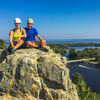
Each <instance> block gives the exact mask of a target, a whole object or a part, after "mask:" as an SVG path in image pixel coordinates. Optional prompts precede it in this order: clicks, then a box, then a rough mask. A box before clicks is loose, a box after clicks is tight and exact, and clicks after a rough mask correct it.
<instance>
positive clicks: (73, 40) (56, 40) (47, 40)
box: [5, 39, 100, 45]
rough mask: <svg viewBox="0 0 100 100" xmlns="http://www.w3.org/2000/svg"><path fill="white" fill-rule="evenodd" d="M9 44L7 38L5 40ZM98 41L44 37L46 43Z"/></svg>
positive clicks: (96, 41)
mask: <svg viewBox="0 0 100 100" xmlns="http://www.w3.org/2000/svg"><path fill="white" fill-rule="evenodd" d="M5 41H6V44H7V45H9V44H10V43H9V40H5ZM90 42H91V43H100V39H46V43H47V44H49V43H61V44H62V43H90Z"/></svg>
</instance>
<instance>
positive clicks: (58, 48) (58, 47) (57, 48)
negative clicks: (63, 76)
mask: <svg viewBox="0 0 100 100" xmlns="http://www.w3.org/2000/svg"><path fill="white" fill-rule="evenodd" d="M48 46H50V48H51V49H52V50H53V51H54V52H55V53H60V54H66V52H67V51H66V49H68V47H69V46H71V47H74V46H79V47H81V46H100V43H64V44H53V43H50V44H48Z"/></svg>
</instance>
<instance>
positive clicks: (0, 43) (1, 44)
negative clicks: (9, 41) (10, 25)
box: [0, 39, 7, 49]
mask: <svg viewBox="0 0 100 100" xmlns="http://www.w3.org/2000/svg"><path fill="white" fill-rule="evenodd" d="M6 48H7V45H5V41H4V40H3V39H0V49H6Z"/></svg>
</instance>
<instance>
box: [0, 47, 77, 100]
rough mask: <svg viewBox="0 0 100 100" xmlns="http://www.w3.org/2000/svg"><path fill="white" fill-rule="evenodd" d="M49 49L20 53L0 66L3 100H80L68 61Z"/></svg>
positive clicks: (16, 53) (1, 96) (24, 50)
mask: <svg viewBox="0 0 100 100" xmlns="http://www.w3.org/2000/svg"><path fill="white" fill-rule="evenodd" d="M47 48H48V50H49V51H48V52H43V51H41V50H38V49H20V50H17V51H16V52H15V53H14V54H12V55H8V56H7V57H6V59H5V60H3V61H2V62H1V63H0V94H1V95H0V100H4V99H6V100H9V99H8V98H10V100H79V98H78V95H77V91H76V87H75V85H74V84H73V83H72V82H71V80H70V79H69V69H68V68H67V67H66V65H67V59H66V58H65V57H61V55H59V54H55V53H54V52H53V51H52V50H51V49H50V48H49V47H47ZM3 52H4V51H3ZM1 55H2V57H3V54H1Z"/></svg>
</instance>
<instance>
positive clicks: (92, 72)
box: [65, 46, 100, 93]
mask: <svg viewBox="0 0 100 100" xmlns="http://www.w3.org/2000/svg"><path fill="white" fill-rule="evenodd" d="M69 48H75V49H76V51H78V50H84V49H85V48H95V46H93V47H69ZM98 48H100V47H98ZM68 53H69V49H67V54H65V56H66V57H67V58H68V56H67V55H68ZM67 67H68V68H69V69H70V73H69V74H70V78H71V79H72V75H73V74H75V73H76V72H78V73H80V74H81V75H82V76H83V78H84V80H85V82H86V83H87V87H90V89H91V91H92V92H96V93H100V69H97V68H96V66H95V65H93V64H88V63H78V64H74V65H72V64H68V65H67Z"/></svg>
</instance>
